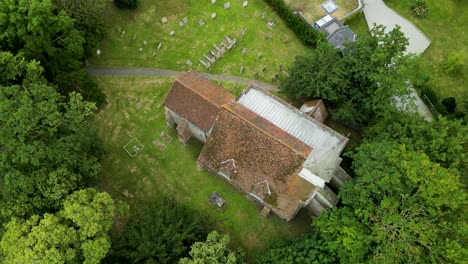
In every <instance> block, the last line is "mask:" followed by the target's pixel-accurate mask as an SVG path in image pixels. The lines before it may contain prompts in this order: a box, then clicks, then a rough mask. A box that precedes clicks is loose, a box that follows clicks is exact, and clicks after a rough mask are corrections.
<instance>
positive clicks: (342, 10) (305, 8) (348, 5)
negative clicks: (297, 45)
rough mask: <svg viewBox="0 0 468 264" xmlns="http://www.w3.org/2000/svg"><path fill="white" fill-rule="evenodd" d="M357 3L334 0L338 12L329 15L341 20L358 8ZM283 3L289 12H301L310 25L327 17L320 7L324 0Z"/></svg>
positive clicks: (354, 1)
mask: <svg viewBox="0 0 468 264" xmlns="http://www.w3.org/2000/svg"><path fill="white" fill-rule="evenodd" d="M358 1H359V0H335V1H334V2H335V3H336V4H337V5H338V10H336V11H334V12H333V13H332V14H331V15H332V16H333V17H336V18H337V19H339V20H341V19H343V18H344V17H345V16H346V15H347V14H348V13H350V12H351V11H353V10H354V9H356V8H357V7H358V6H359V2H358ZM284 2H285V3H286V4H287V5H288V6H289V8H291V10H293V11H301V12H302V13H303V14H304V16H305V17H306V18H307V19H308V20H309V22H311V23H313V22H315V21H316V20H319V19H320V18H322V17H323V16H325V15H327V12H326V11H325V9H323V8H322V6H321V5H322V4H323V3H325V2H326V0H285V1H284Z"/></svg>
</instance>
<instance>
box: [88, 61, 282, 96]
mask: <svg viewBox="0 0 468 264" xmlns="http://www.w3.org/2000/svg"><path fill="white" fill-rule="evenodd" d="M86 70H87V71H88V73H89V74H91V75H110V76H179V75H181V74H182V73H184V72H180V71H171V70H163V69H152V68H92V67H88V68H86ZM202 75H203V76H205V77H206V78H208V79H210V80H216V81H229V82H236V83H241V84H245V85H246V86H247V85H249V84H253V85H254V86H255V87H259V88H263V89H266V90H269V91H278V90H279V89H278V87H276V86H274V85H271V84H268V83H263V82H259V81H256V80H249V79H244V78H241V77H235V76H226V75H218V74H208V73H202Z"/></svg>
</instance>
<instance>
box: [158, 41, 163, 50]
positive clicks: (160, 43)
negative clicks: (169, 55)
mask: <svg viewBox="0 0 468 264" xmlns="http://www.w3.org/2000/svg"><path fill="white" fill-rule="evenodd" d="M161 46H162V42H159V45H158V50H159V49H160V48H161Z"/></svg>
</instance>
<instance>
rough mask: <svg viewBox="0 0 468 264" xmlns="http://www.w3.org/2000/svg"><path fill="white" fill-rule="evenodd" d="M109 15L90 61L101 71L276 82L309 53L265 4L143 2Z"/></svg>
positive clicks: (193, 0) (110, 11)
mask: <svg viewBox="0 0 468 264" xmlns="http://www.w3.org/2000/svg"><path fill="white" fill-rule="evenodd" d="M106 12H108V14H106V25H107V28H108V30H107V35H106V36H105V38H104V40H103V41H102V43H101V44H100V45H99V47H97V49H96V51H95V52H94V53H93V58H91V59H90V64H91V65H92V66H96V67H142V68H158V69H168V70H178V71H188V70H190V69H193V70H196V71H200V72H209V73H216V74H223V75H231V76H240V77H244V78H247V79H258V80H261V81H267V82H272V79H273V77H275V76H277V77H280V76H284V75H285V74H286V73H285V70H286V69H287V67H288V65H289V64H290V63H291V62H292V61H293V60H294V57H295V56H297V55H299V54H302V53H303V52H304V51H306V50H307V48H306V47H305V46H304V45H303V44H302V43H301V42H300V40H299V39H298V38H297V37H296V36H295V35H294V33H293V32H292V31H291V30H290V29H289V28H287V27H286V26H285V25H284V23H283V22H282V21H281V20H280V18H279V17H278V16H277V15H276V14H275V13H274V12H273V11H272V10H271V8H270V7H268V5H267V4H266V3H264V2H263V1H241V0H234V1H230V2H229V1H215V0H213V1H211V0H207V1H196V0H190V1H180V0H177V1H169V2H167V1H149V0H142V1H141V2H140V4H139V7H138V8H137V9H136V10H132V11H128V10H119V9H117V8H116V7H114V6H113V5H109V7H108V8H107V11H106ZM98 54H99V55H98ZM276 79H277V78H274V79H273V83H276V84H277V80H276Z"/></svg>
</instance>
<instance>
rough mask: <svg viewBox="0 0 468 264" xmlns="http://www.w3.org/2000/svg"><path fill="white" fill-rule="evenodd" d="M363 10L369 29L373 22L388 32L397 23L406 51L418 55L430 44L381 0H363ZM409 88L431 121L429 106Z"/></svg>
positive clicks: (419, 106)
mask: <svg viewBox="0 0 468 264" xmlns="http://www.w3.org/2000/svg"><path fill="white" fill-rule="evenodd" d="M363 11H364V16H365V17H366V21H367V26H368V27H369V29H372V28H373V27H374V24H377V25H384V26H385V28H386V29H385V31H386V32H389V31H391V30H392V29H393V28H395V26H396V25H399V26H400V27H401V28H400V30H401V32H403V34H405V37H407V38H408V41H409V44H408V47H407V48H406V52H407V53H414V54H417V55H420V54H422V53H423V52H424V51H425V50H426V49H427V48H428V47H429V45H431V41H430V40H429V38H428V37H427V36H426V35H424V33H422V32H421V30H419V29H418V28H417V27H416V26H415V25H414V24H413V23H411V22H410V21H408V20H407V19H406V18H404V17H402V16H400V15H399V14H398V13H397V12H395V10H393V9H391V8H390V7H388V6H387V5H386V4H385V3H384V1H383V0H364V8H363ZM411 90H412V93H411V97H413V99H414V103H415V104H416V106H417V110H418V112H419V113H420V114H421V115H422V116H423V117H424V118H425V119H426V120H427V121H432V120H433V119H434V118H433V116H432V113H431V111H430V110H429V108H428V107H427V106H426V104H424V102H423V101H422V100H421V98H420V97H419V95H418V93H417V92H416V91H415V90H414V89H413V88H411ZM397 102H398V106H399V107H400V108H405V106H404V105H403V104H401V103H400V102H401V100H399V98H397Z"/></svg>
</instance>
